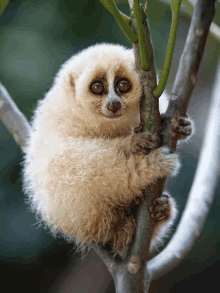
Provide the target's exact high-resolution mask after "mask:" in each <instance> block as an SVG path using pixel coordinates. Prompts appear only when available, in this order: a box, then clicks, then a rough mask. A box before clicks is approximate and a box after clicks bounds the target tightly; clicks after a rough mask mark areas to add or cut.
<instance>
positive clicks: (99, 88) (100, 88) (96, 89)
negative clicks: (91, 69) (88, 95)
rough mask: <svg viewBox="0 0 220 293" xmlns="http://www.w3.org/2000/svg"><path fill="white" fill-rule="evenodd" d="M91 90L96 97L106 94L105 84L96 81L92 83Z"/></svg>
mask: <svg viewBox="0 0 220 293" xmlns="http://www.w3.org/2000/svg"><path fill="white" fill-rule="evenodd" d="M90 88H91V91H92V92H93V94H95V95H101V94H103V93H104V90H105V87H104V85H103V83H101V82H100V81H95V82H94V83H92V84H91V87H90Z"/></svg>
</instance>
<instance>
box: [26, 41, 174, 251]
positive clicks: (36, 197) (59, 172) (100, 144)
mask: <svg viewBox="0 0 220 293" xmlns="http://www.w3.org/2000/svg"><path fill="white" fill-rule="evenodd" d="M121 77H125V78H127V79H128V80H130V82H131V84H132V88H131V90H130V91H129V92H128V93H125V94H123V95H122V96H121V97H120V98H121V104H122V106H121V109H120V110H119V111H120V114H121V116H120V117H118V118H106V117H105V116H106V115H108V114H109V113H108V111H109V110H108V109H107V108H106V99H107V95H108V94H109V93H111V92H112V91H114V82H115V79H117V78H121ZM97 79H98V80H99V79H103V80H105V81H106V84H107V85H108V90H107V91H108V93H107V94H106V95H102V96H97V95H94V94H92V93H91V90H90V85H91V83H92V82H93V81H95V80H97ZM141 95H142V90H141V85H140V81H139V78H138V75H137V73H136V72H135V70H134V56H133V52H132V50H128V49H125V48H124V47H122V46H119V45H111V44H101V45H96V46H92V47H90V48H88V49H86V50H84V51H82V52H80V53H79V54H78V55H75V56H73V57H72V58H70V59H69V60H68V61H67V62H66V63H65V64H64V65H63V66H62V68H61V69H60V71H59V72H58V74H57V76H56V78H55V81H54V84H53V86H52V88H51V89H50V91H49V92H48V93H47V94H46V96H45V98H44V99H43V100H42V101H40V102H39V103H38V106H37V109H36V110H35V113H34V117H33V120H32V129H33V132H32V134H31V137H30V139H29V142H28V146H27V148H26V150H25V158H24V172H23V179H24V190H25V193H26V194H27V195H28V196H29V200H30V202H31V206H32V209H33V210H34V211H36V212H37V214H38V215H39V216H40V218H42V219H43V221H44V222H45V224H46V225H47V226H49V227H50V229H51V231H52V232H53V233H54V234H55V235H56V234H57V233H58V232H61V233H62V234H63V235H64V236H65V237H66V238H67V240H69V241H73V240H74V241H76V243H77V244H78V245H79V246H80V247H82V248H83V247H85V246H87V245H89V244H97V243H102V244H105V243H107V242H110V243H112V249H113V250H114V251H115V252H119V251H120V250H121V249H122V248H123V246H124V245H129V243H130V242H131V239H132V236H133V234H134V229H135V220H134V217H133V216H132V215H131V214H130V213H129V211H130V208H131V206H132V205H133V204H134V203H135V202H137V200H138V198H139V197H140V196H141V191H142V190H143V189H144V188H145V187H146V186H147V185H149V184H152V183H153V182H155V181H156V179H157V178H158V177H163V176H169V175H171V174H175V173H176V172H177V170H178V167H179V161H178V157H177V155H176V154H170V153H169V152H168V150H167V149H166V148H160V149H155V150H153V151H151V152H150V154H149V155H143V154H138V153H137V154H134V153H131V152H130V146H131V141H132V136H133V135H135V134H134V128H135V127H137V126H139V124H140V115H139V102H140V99H141ZM171 206H172V210H171V213H170V218H169V219H168V220H166V221H161V222H158V223H157V225H155V229H154V233H153V238H152V242H151V249H152V248H153V246H155V245H157V244H158V243H159V242H160V241H161V239H162V237H163V236H165V234H166V232H167V231H168V229H169V227H170V226H171V224H172V223H173V219H174V218H175V215H176V208H175V201H174V200H173V199H171Z"/></svg>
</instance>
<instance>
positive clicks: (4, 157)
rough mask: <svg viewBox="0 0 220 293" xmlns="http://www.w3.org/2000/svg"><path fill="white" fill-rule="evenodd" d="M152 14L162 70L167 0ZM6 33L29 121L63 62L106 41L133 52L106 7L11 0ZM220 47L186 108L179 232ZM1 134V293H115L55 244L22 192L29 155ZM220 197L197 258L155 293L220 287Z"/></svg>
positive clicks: (183, 23) (105, 279)
mask: <svg viewBox="0 0 220 293" xmlns="http://www.w3.org/2000/svg"><path fill="white" fill-rule="evenodd" d="M118 3H119V4H118V7H119V9H120V10H121V11H122V12H124V13H126V14H127V15H129V6H128V4H127V1H126V0H124V1H123V0H122V1H118ZM217 9H218V16H219V17H218V18H217V17H215V22H216V23H217V24H218V25H220V11H219V10H220V8H219V5H218V6H217ZM189 12H190V10H189V9H188V8H187V7H185V8H184V11H183V12H182V13H181V17H180V20H179V28H178V33H177V40H176V46H175V53H174V57H173V62H172V68H171V73H170V77H169V80H168V84H167V92H168V93H169V92H170V90H171V87H172V84H173V81H174V78H175V74H176V70H177V66H178V62H179V59H180V57H181V53H182V50H183V46H184V43H185V40H186V36H187V32H188V28H189V24H190V16H189ZM148 17H149V23H150V28H151V35H152V40H153V44H154V52H155V59H156V65H157V69H158V70H159V71H160V70H161V69H162V65H163V60H164V56H165V52H166V45H167V40H168V35H169V29H170V23H171V11H170V7H169V6H168V5H167V4H166V3H165V2H162V1H157V0H148ZM0 36H1V44H0V48H1V49H0V60H1V69H0V81H1V82H2V83H3V85H4V86H5V87H6V89H7V90H8V91H9V93H10V95H11V96H12V98H13V99H14V101H15V103H16V104H17V106H18V107H19V109H20V110H21V111H22V112H23V113H24V115H26V117H27V118H28V120H30V118H31V116H32V114H33V110H34V109H35V107H36V103H37V100H39V99H42V98H43V96H44V94H45V93H46V92H47V91H48V89H49V88H50V87H51V85H52V82H53V79H54V76H55V74H56V72H57V71H58V70H59V68H60V66H61V64H62V63H63V62H64V61H65V60H67V59H68V58H69V57H70V56H72V55H73V54H75V53H77V52H79V51H80V50H82V49H84V48H86V47H88V46H90V45H93V44H96V43H100V42H109V43H118V44H122V45H125V46H127V47H131V44H130V43H129V41H128V40H127V39H126V37H125V36H124V35H123V33H122V31H121V29H120V28H119V26H118V24H117V23H116V21H115V20H114V18H113V16H112V15H111V14H110V13H109V12H108V11H107V10H105V9H104V8H103V6H102V5H101V4H100V2H99V1H98V0H81V1H70V0H44V1H41V0H32V1H30V0H26V1H24V0H14V1H10V2H9V4H8V5H7V7H6V9H5V11H4V13H3V14H2V15H1V16H0ZM219 50H220V41H219V39H217V38H216V37H214V36H213V35H209V37H208V41H207V44H206V48H205V52H204V55H203V59H202V63H201V66H200V69H199V72H198V79H197V83H196V86H195V89H194V91H193V94H192V98H191V101H190V104H189V108H188V114H189V115H190V116H191V117H192V118H193V119H194V121H195V128H196V133H195V135H194V136H193V138H192V139H191V141H190V142H189V143H188V144H187V145H185V146H182V147H180V148H179V153H180V155H181V157H182V168H181V171H180V173H179V175H178V176H177V177H175V178H173V179H172V180H170V181H169V182H168V185H167V188H168V190H169V191H170V192H171V194H172V195H174V196H175V197H176V200H177V203H178V206H179V210H180V213H179V217H178V220H177V223H176V225H177V224H178V222H179V220H180V217H181V212H182V211H183V209H184V207H185V203H186V200H187V196H188V193H189V190H190V187H191V184H192V181H193V177H194V173H195V170H196V166H197V162H198V158H199V153H200V149H201V143H202V140H203V134H204V127H205V123H206V115H207V111H208V108H209V103H210V98H211V93H212V86H213V82H214V76H215V70H216V66H217V63H218V59H219ZM0 137H1V140H0V236H1V237H0V275H1V287H2V288H4V287H5V288H7V289H5V292H14V291H15V290H16V291H17V290H22V292H23V293H26V292H32V293H34V292H40V293H46V292H48V293H58V292H59V293H67V292H74V293H80V292H82V293H87V292H89V293H101V292H107V293H108V292H115V291H114V284H113V281H112V279H111V276H110V274H109V273H108V271H107V269H106V268H105V266H104V265H103V263H102V261H101V260H100V259H99V257H98V256H97V255H96V254H95V252H90V253H89V254H88V255H87V256H86V257H85V258H84V259H81V254H79V253H75V250H74V245H73V244H67V243H66V242H65V241H64V240H63V239H62V238H60V239H54V238H52V236H51V235H50V233H49V232H48V231H45V230H44V229H43V228H41V227H37V225H36V219H35V216H34V214H33V213H32V212H31V211H30V210H29V207H28V205H27V204H26V203H25V197H24V195H23V193H22V182H21V165H20V164H21V160H22V152H21V149H20V148H19V146H18V145H17V144H16V143H15V141H14V139H13V137H12V136H11V134H10V133H9V131H8V130H7V129H6V128H5V126H4V125H3V124H2V122H1V121H0ZM210 171H211V170H210ZM219 194H220V185H218V186H217V190H216V195H215V199H214V202H213V204H212V207H211V210H210V212H209V215H208V219H207V221H206V223H205V226H204V228H203V230H202V234H201V236H200V238H199V240H198V241H197V243H196V245H195V246H194V247H193V249H192V251H191V252H190V254H189V255H188V256H187V258H185V259H184V260H183V261H182V262H181V264H180V265H179V266H178V267H177V268H175V269H174V270H173V271H172V272H170V273H168V274H166V275H165V276H163V277H162V278H160V279H158V280H156V281H154V282H153V283H152V285H151V289H150V292H159V293H162V292H163V293H165V292H186V290H190V289H192V288H196V291H198V292H207V291H208V290H209V291H212V290H213V291H214V288H215V287H217V288H218V287H219V286H218V282H219V281H218V272H219V269H220V213H219V208H220V197H219ZM198 208H199V207H198ZM174 229H175V227H174ZM174 229H173V230H174ZM162 249H163V247H161V250H162ZM193 290H194V289H193ZM215 290H216V289H215Z"/></svg>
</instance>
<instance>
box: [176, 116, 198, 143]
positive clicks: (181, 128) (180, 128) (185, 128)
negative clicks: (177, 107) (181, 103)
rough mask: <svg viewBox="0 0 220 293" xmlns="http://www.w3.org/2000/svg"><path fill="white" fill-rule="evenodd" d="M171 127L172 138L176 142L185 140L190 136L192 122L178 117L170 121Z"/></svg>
mask: <svg viewBox="0 0 220 293" xmlns="http://www.w3.org/2000/svg"><path fill="white" fill-rule="evenodd" d="M171 125H172V128H173V134H172V135H173V138H175V139H176V140H179V139H186V138H187V137H188V136H189V135H191V134H192V129H193V127H192V122H191V120H190V119H188V118H183V117H178V118H175V117H174V118H172V119H171Z"/></svg>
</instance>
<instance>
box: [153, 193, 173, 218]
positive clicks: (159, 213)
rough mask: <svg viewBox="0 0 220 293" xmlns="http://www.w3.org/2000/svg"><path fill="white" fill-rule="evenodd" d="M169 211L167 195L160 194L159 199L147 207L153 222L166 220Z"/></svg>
mask: <svg viewBox="0 0 220 293" xmlns="http://www.w3.org/2000/svg"><path fill="white" fill-rule="evenodd" d="M170 211H171V206H170V199H169V196H168V195H167V194H162V195H161V196H160V197H159V198H157V199H155V200H154V201H153V202H152V205H150V206H149V212H150V216H151V218H152V219H153V220H155V221H161V220H163V219H168V218H169V216H170Z"/></svg>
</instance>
